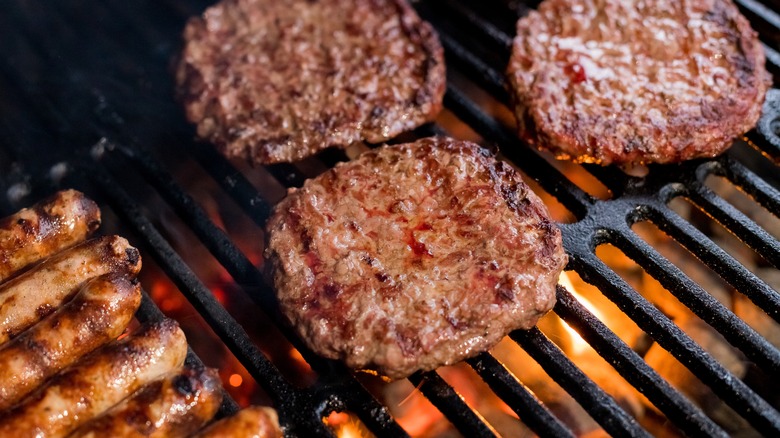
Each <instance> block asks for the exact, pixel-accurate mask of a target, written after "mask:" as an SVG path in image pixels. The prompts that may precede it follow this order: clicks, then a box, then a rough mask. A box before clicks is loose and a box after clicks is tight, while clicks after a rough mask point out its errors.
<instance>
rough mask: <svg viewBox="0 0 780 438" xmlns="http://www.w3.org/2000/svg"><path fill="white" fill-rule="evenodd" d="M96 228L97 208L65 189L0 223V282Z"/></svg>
mask: <svg viewBox="0 0 780 438" xmlns="http://www.w3.org/2000/svg"><path fill="white" fill-rule="evenodd" d="M99 226H100V209H99V208H98V206H97V204H95V203H94V202H93V201H91V200H90V199H87V197H86V196H84V194H83V193H81V192H78V191H76V190H65V191H62V192H58V193H56V194H54V195H53V196H51V197H49V198H47V199H44V200H42V201H40V202H38V203H37V204H35V205H33V206H32V207H30V208H25V209H23V210H20V211H19V212H17V213H16V214H13V215H11V216H8V217H6V218H3V219H2V220H0V281H4V280H5V279H7V278H9V277H11V276H12V275H14V273H16V272H17V271H19V270H20V269H22V268H24V267H25V266H28V265H30V264H32V263H35V262H37V261H39V260H43V259H45V258H46V257H49V256H50V255H52V254H55V253H57V252H59V251H61V250H63V249H65V248H68V247H70V246H72V245H75V244H77V243H79V242H82V241H84V239H86V238H87V236H88V235H90V234H92V232H94V231H95V230H97V228H98V227H99Z"/></svg>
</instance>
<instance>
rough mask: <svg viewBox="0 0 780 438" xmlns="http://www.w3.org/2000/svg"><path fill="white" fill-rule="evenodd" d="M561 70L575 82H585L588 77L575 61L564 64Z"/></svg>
mask: <svg viewBox="0 0 780 438" xmlns="http://www.w3.org/2000/svg"><path fill="white" fill-rule="evenodd" d="M563 72H564V73H566V76H568V77H569V79H571V81H572V82H573V83H575V84H579V83H582V82H585V81H586V80H587V79H588V77H587V76H586V75H585V69H584V68H582V66H581V65H580V64H578V63H576V62H574V63H571V64H568V65H566V67H564V68H563Z"/></svg>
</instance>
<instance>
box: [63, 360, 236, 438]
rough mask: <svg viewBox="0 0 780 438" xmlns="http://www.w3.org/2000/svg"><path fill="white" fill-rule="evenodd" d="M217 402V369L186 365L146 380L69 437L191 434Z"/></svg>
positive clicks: (214, 410) (219, 392)
mask: <svg viewBox="0 0 780 438" xmlns="http://www.w3.org/2000/svg"><path fill="white" fill-rule="evenodd" d="M220 403H222V384H221V383H220V381H219V374H217V372H216V370H213V369H209V368H204V367H198V368H188V367H185V368H182V369H180V370H178V371H176V372H174V373H171V374H169V375H167V376H166V377H165V378H163V379H160V380H157V381H155V382H152V383H149V384H147V385H146V386H144V387H143V388H141V389H139V390H138V391H136V392H135V393H134V394H133V395H132V396H131V397H130V398H127V399H125V400H124V401H122V402H121V403H120V404H118V405H117V406H115V407H113V408H112V409H111V410H109V411H108V412H106V413H105V414H104V415H102V416H100V417H98V418H96V419H95V420H93V421H90V422H89V423H87V424H85V425H84V426H83V427H81V428H80V429H78V430H77V431H76V432H74V433H73V434H71V435H70V437H71V438H73V437H81V438H102V437H126V438H131V437H139V438H140V437H147V438H154V437H159V438H166V437H168V438H176V437H185V436H190V435H191V434H192V433H193V432H195V431H197V430H199V429H200V428H201V427H203V425H204V424H206V423H207V422H208V421H209V420H211V418H212V417H213V416H214V414H216V413H217V409H219V405H220Z"/></svg>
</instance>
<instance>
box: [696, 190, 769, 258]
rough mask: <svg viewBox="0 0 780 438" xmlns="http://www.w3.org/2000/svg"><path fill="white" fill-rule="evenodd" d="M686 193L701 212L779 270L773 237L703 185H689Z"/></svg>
mask: <svg viewBox="0 0 780 438" xmlns="http://www.w3.org/2000/svg"><path fill="white" fill-rule="evenodd" d="M688 193H689V196H690V199H691V201H693V202H694V203H695V204H697V205H698V206H699V207H700V208H701V209H702V210H704V211H706V212H707V213H708V214H710V215H711V216H712V217H713V218H714V219H715V220H716V221H718V222H719V223H720V224H721V225H723V226H724V227H726V228H727V229H728V230H729V231H731V232H732V233H734V235H736V236H737V237H738V238H739V240H741V241H742V242H744V243H745V244H746V245H748V246H749V247H751V248H752V249H753V250H754V251H755V252H756V253H757V254H759V255H760V256H761V257H763V258H764V260H766V261H767V262H769V263H771V264H772V266H774V267H775V268H780V242H778V241H777V239H775V238H774V236H772V235H771V234H769V233H768V232H767V231H766V230H764V229H763V228H762V227H760V226H759V225H758V224H756V223H755V222H754V221H753V220H752V219H750V218H748V217H747V216H746V215H745V214H744V213H742V212H741V211H739V210H737V209H736V208H735V207H734V206H732V205H731V204H729V203H728V202H726V201H725V200H724V199H723V198H721V197H720V196H718V195H716V194H715V193H713V192H712V190H710V189H709V188H707V186H705V185H704V184H701V183H696V184H693V185H691V186H690V187H689V192H688Z"/></svg>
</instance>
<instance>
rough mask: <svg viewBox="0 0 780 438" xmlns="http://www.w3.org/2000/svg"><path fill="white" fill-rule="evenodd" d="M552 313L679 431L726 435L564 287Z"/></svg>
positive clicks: (560, 289) (692, 433)
mask: <svg viewBox="0 0 780 438" xmlns="http://www.w3.org/2000/svg"><path fill="white" fill-rule="evenodd" d="M556 295H557V298H558V301H557V303H556V305H555V309H554V311H555V313H556V314H558V316H560V317H561V319H563V320H564V321H566V322H567V323H568V324H569V325H570V326H572V327H574V328H575V329H576V330H577V332H578V333H580V335H582V337H583V339H585V340H586V341H587V342H588V344H590V345H591V346H592V347H593V349H594V350H596V352H597V353H599V355H600V356H601V357H603V358H605V359H607V361H608V362H609V363H610V364H611V365H612V366H613V367H614V368H615V369H616V370H617V371H618V372H619V373H620V375H621V376H623V378H625V379H626V381H628V382H629V383H630V384H632V385H633V386H634V387H635V388H637V389H638V390H639V391H640V392H641V393H642V394H644V395H645V397H647V398H648V399H649V400H650V401H651V402H652V403H653V404H654V405H655V406H656V407H657V408H658V409H660V410H661V412H663V413H664V414H665V415H666V417H667V418H669V419H670V420H671V421H672V422H673V423H674V424H675V425H676V426H677V427H678V428H679V429H680V430H681V431H683V432H685V433H686V434H689V435H691V436H693V435H698V434H705V435H706V436H726V433H725V432H724V431H723V430H722V429H721V428H720V427H718V426H717V425H716V424H715V423H714V422H713V421H712V420H711V419H710V418H709V417H707V416H706V415H704V413H703V412H702V411H701V410H700V409H699V408H697V407H695V406H694V405H693V404H692V403H691V402H690V401H689V400H688V399H686V398H685V397H683V396H682V395H681V394H680V393H679V392H677V390H675V389H674V388H673V387H672V386H671V385H670V384H669V383H668V382H667V381H666V380H664V379H663V378H662V377H661V376H660V375H659V374H658V373H657V372H656V371H655V370H654V369H652V368H651V367H650V366H649V365H647V363H646V362H645V361H644V359H642V358H641V357H640V356H639V355H638V354H637V353H636V352H635V351H634V350H632V349H631V348H630V347H629V346H628V345H626V344H625V342H623V341H622V340H621V339H620V338H618V337H617V335H615V333H614V332H612V331H611V330H610V329H609V328H608V327H607V326H606V325H605V324H604V323H603V322H601V321H600V320H599V319H598V318H596V317H595V316H594V315H593V314H591V313H590V312H589V311H588V310H587V309H585V307H584V306H583V305H582V304H580V303H579V301H577V300H576V299H575V298H574V296H573V295H571V293H569V291H567V290H566V289H565V288H564V287H562V286H558V289H557V294H556Z"/></svg>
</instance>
